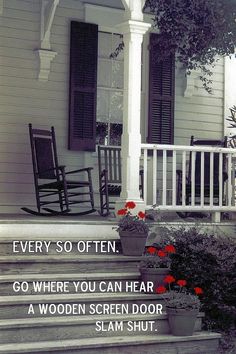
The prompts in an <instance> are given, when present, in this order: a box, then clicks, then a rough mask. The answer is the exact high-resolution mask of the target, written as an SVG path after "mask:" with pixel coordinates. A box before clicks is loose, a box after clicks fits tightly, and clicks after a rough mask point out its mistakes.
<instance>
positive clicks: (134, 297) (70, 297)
mask: <svg viewBox="0 0 236 354" xmlns="http://www.w3.org/2000/svg"><path fill="white" fill-rule="evenodd" d="M30 304H33V306H34V310H35V313H34V315H30V314H29V315H28V309H29V305H30ZM40 304H54V305H51V306H53V308H54V307H55V306H56V305H58V304H60V307H63V306H68V307H71V305H72V306H73V304H74V306H77V305H79V306H81V307H83V306H85V312H86V313H89V310H90V305H91V304H95V305H96V304H100V305H103V304H108V305H109V304H112V305H113V306H115V304H128V310H129V313H130V312H131V308H132V304H137V305H142V306H143V307H145V305H151V306H152V307H153V306H156V304H162V305H164V300H163V298H162V297H161V296H160V295H156V294H142V293H81V294H50V295H48V294H39V295H12V296H1V298H0V318H1V319H7V318H8V319H14V318H24V317H26V316H28V317H30V316H33V317H39V316H40V307H39V305H40ZM95 305H94V306H95ZM40 306H41V305H40ZM48 306H49V305H48ZM163 308H164V306H163ZM59 315H60V313H58V312H57V313H56V314H55V315H52V314H51V313H49V311H48V312H47V313H46V314H44V316H45V317H50V316H54V317H56V316H59ZM63 315H68V313H63Z"/></svg>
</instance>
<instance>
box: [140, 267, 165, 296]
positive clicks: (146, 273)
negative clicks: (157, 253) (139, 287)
mask: <svg viewBox="0 0 236 354" xmlns="http://www.w3.org/2000/svg"><path fill="white" fill-rule="evenodd" d="M139 271H140V274H141V279H142V281H144V282H145V283H147V282H152V283H153V292H155V290H156V288H157V287H158V286H159V285H161V284H163V280H164V278H165V276H166V275H167V274H169V273H170V268H139Z"/></svg>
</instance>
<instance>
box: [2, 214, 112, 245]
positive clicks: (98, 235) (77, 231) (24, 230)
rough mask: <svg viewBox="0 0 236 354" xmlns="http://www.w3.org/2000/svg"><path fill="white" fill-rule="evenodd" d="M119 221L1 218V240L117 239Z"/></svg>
mask: <svg viewBox="0 0 236 354" xmlns="http://www.w3.org/2000/svg"><path fill="white" fill-rule="evenodd" d="M116 225H117V221H116V220H115V219H114V221H103V220H99V221H91V220H90V221H85V220H83V221H79V220H78V219H76V218H74V219H73V220H68V219H67V218H57V219H54V221H52V220H51V219H50V218H49V219H48V218H47V219H46V220H45V219H44V220H40V219H37V218H35V219H31V220H30V221H29V220H28V218H27V219H25V220H11V219H9V220H0V240H6V241H7V240H11V241H12V240H18V239H19V240H31V239H32V238H33V240H56V241H57V240H68V239H69V240H70V241H73V240H93V239H94V240H106V239H115V240H117V239H118V238H119V237H118V233H117V232H116V230H115V229H114V227H115V226H116Z"/></svg>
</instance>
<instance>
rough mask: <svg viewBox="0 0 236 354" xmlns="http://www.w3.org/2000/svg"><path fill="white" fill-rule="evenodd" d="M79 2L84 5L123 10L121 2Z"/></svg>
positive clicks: (116, 0) (92, 0)
mask: <svg viewBox="0 0 236 354" xmlns="http://www.w3.org/2000/svg"><path fill="white" fill-rule="evenodd" d="M80 1H81V2H83V3H86V4H93V5H100V6H107V7H112V8H116V9H121V10H124V9H125V8H124V6H123V4H122V1H121V0H80Z"/></svg>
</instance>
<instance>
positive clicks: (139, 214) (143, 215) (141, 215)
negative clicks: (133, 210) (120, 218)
mask: <svg viewBox="0 0 236 354" xmlns="http://www.w3.org/2000/svg"><path fill="white" fill-rule="evenodd" d="M138 216H139V217H140V219H144V218H145V216H146V214H145V213H144V212H142V211H140V212H139V213H138Z"/></svg>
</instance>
